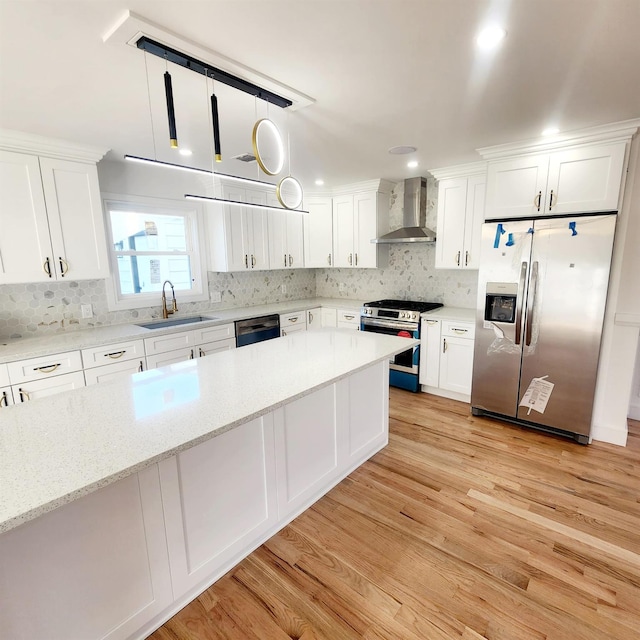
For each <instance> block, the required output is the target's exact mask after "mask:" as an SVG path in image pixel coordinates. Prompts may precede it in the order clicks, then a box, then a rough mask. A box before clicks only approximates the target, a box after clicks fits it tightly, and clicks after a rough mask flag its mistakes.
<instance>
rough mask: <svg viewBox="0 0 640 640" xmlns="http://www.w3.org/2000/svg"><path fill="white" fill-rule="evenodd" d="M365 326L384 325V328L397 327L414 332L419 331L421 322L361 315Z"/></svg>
mask: <svg viewBox="0 0 640 640" xmlns="http://www.w3.org/2000/svg"><path fill="white" fill-rule="evenodd" d="M361 321H362V325H363V326H364V327H374V328H375V327H382V328H384V329H397V330H398V331H408V332H409V333H413V332H414V331H418V329H419V328H420V324H419V323H418V322H398V321H396V320H382V319H380V318H375V319H374V318H368V317H367V318H365V317H364V316H363V317H361Z"/></svg>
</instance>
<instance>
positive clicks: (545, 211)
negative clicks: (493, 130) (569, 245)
mask: <svg viewBox="0 0 640 640" xmlns="http://www.w3.org/2000/svg"><path fill="white" fill-rule="evenodd" d="M480 151H481V153H482V152H483V151H484V150H480ZM498 153H499V152H494V153H493V154H492V155H496V156H497V155H498ZM625 153H626V144H625V143H624V142H613V143H610V144H591V145H582V146H576V147H567V148H564V149H558V150H554V151H551V152H550V153H538V154H527V155H521V156H517V157H509V158H505V159H498V158H497V157H496V159H492V160H490V161H489V164H488V170H487V198H486V208H485V219H487V220H493V219H501V218H530V217H535V216H542V215H545V216H549V215H562V214H567V213H587V212H592V211H615V210H617V209H618V205H619V199H620V188H621V184H622V173H623V169H624V163H625Z"/></svg>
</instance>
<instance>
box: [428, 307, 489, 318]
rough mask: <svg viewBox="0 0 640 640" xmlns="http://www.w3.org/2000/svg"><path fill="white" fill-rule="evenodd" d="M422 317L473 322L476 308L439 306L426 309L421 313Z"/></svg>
mask: <svg viewBox="0 0 640 640" xmlns="http://www.w3.org/2000/svg"><path fill="white" fill-rule="evenodd" d="M422 317H423V318H432V319H433V320H453V321H455V322H475V321H476V310H475V309H463V308H462V307H440V309H436V310H435V311H427V312H425V313H423V314H422Z"/></svg>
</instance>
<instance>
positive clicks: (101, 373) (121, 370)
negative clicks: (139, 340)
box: [84, 356, 146, 386]
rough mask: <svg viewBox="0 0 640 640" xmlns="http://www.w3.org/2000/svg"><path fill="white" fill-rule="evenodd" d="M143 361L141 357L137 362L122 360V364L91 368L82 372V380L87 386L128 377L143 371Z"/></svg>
mask: <svg viewBox="0 0 640 640" xmlns="http://www.w3.org/2000/svg"><path fill="white" fill-rule="evenodd" d="M145 361H146V359H145V358H144V356H143V357H141V358H139V359H138V360H124V361H123V362H113V363H112V364H105V365H102V366H101V367H92V368H91V369H85V370H84V379H85V382H86V383H87V386H89V385H92V384H99V383H102V382H109V381H110V380H116V379H117V378H120V377H121V376H129V375H132V374H134V373H140V372H141V371H144V370H145V368H146V367H145Z"/></svg>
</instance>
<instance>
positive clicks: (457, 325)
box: [442, 320, 476, 340]
mask: <svg viewBox="0 0 640 640" xmlns="http://www.w3.org/2000/svg"><path fill="white" fill-rule="evenodd" d="M475 333H476V325H475V324H474V323H472V322H454V321H453V320H443V321H442V335H443V336H450V337H452V338H469V339H471V340H473V338H474V336H475Z"/></svg>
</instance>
